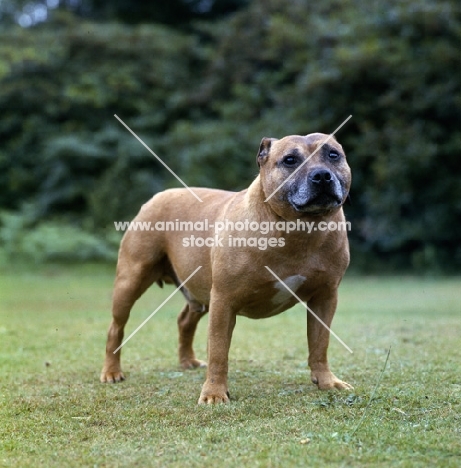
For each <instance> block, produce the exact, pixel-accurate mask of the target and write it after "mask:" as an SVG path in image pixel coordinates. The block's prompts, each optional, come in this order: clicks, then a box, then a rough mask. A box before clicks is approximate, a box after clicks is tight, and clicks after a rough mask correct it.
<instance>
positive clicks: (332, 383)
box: [311, 372, 354, 390]
mask: <svg viewBox="0 0 461 468" xmlns="http://www.w3.org/2000/svg"><path fill="white" fill-rule="evenodd" d="M311 380H312V382H313V383H314V384H315V385H317V387H318V388H319V390H332V389H337V390H353V389H354V387H353V386H352V385H350V384H348V383H347V382H343V381H342V380H340V379H338V377H336V376H335V375H334V374H333V373H332V372H311Z"/></svg>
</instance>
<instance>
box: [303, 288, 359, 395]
mask: <svg viewBox="0 0 461 468" xmlns="http://www.w3.org/2000/svg"><path fill="white" fill-rule="evenodd" d="M337 302H338V292H337V291H336V290H335V291H330V292H324V293H322V294H318V295H316V296H315V297H313V298H312V299H311V300H310V301H309V303H308V306H309V307H310V309H311V310H312V311H313V312H314V313H315V315H316V316H314V315H312V313H311V312H310V311H307V341H308V345H309V359H308V364H309V367H310V369H311V380H312V382H313V383H314V384H316V385H317V386H318V388H319V389H320V390H329V389H332V388H337V389H340V390H342V389H347V390H350V389H352V388H353V387H352V385H349V384H348V383H347V382H343V381H342V380H340V379H338V378H337V377H336V376H335V375H334V374H333V373H332V372H331V371H330V367H329V365H328V357H327V350H328V344H329V340H330V327H331V322H332V321H333V316H334V314H335V311H336V305H337ZM319 319H321V320H322V321H323V322H324V324H325V325H327V327H328V328H325V326H324V325H322V323H321V322H320V321H319Z"/></svg>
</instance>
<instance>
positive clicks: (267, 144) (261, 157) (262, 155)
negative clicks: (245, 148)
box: [256, 137, 277, 167]
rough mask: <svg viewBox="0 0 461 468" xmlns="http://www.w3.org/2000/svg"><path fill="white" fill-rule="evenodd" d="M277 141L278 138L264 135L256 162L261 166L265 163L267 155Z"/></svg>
mask: <svg viewBox="0 0 461 468" xmlns="http://www.w3.org/2000/svg"><path fill="white" fill-rule="evenodd" d="M274 141H277V138H267V137H264V138H263V139H262V140H261V144H260V145H259V151H258V155H257V156H256V164H257V165H258V167H261V164H262V163H264V161H265V160H266V158H267V156H268V155H269V152H270V149H271V146H272V143H273V142H274Z"/></svg>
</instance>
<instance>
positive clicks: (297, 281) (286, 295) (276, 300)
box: [272, 275, 306, 305]
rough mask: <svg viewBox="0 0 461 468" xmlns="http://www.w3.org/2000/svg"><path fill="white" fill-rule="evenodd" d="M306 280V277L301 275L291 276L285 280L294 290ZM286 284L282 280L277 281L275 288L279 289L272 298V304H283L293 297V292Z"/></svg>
mask: <svg viewBox="0 0 461 468" xmlns="http://www.w3.org/2000/svg"><path fill="white" fill-rule="evenodd" d="M304 281H306V277H305V276H301V275H293V276H289V277H288V278H285V279H284V280H283V282H284V283H285V285H286V286H288V287H289V288H290V289H291V290H292V291H293V292H296V291H297V289H298V288H299V287H300V286H301V285H302V284H303V283H304ZM285 285H284V284H282V283H281V282H280V281H277V282H276V283H275V289H277V290H278V291H277V293H276V294H275V296H274V297H273V298H272V304H274V305H281V304H283V303H285V302H287V301H288V300H289V299H291V298H292V297H293V294H291V292H290V291H288V289H287V288H286V287H285Z"/></svg>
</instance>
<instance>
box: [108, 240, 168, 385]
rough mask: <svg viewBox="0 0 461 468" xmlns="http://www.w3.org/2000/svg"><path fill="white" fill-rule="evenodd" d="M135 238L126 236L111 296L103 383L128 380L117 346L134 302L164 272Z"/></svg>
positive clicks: (121, 338) (119, 343) (120, 341)
mask: <svg viewBox="0 0 461 468" xmlns="http://www.w3.org/2000/svg"><path fill="white" fill-rule="evenodd" d="M127 234H137V233H127ZM133 239H134V238H132V237H131V236H129V235H127V236H125V238H124V240H123V241H122V245H121V248H120V254H119V260H118V263H117V274H116V278H115V284H114V294H113V298H112V322H111V324H110V327H109V331H108V334H107V344H106V358H105V361H104V367H103V369H102V372H101V376H100V380H101V382H103V383H104V382H110V383H114V382H120V381H122V380H125V376H124V375H123V372H122V369H121V366H120V353H121V350H120V349H119V350H118V351H117V352H115V350H116V349H117V348H118V347H119V346H120V345H121V344H122V340H123V330H124V328H125V324H126V322H127V321H128V318H129V316H130V311H131V308H132V307H133V304H134V303H135V302H136V300H137V299H138V298H139V297H140V296H141V295H142V294H143V293H144V291H145V290H146V289H147V288H148V287H149V286H150V285H151V284H152V283H153V282H154V281H158V280H159V278H160V277H161V274H162V272H161V268H157V265H158V262H156V260H154V258H153V257H152V256H151V257H150V258H146V256H145V255H141V252H139V251H138V249H136V244H135V243H134V242H132V240H133ZM114 352H115V354H114Z"/></svg>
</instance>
